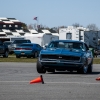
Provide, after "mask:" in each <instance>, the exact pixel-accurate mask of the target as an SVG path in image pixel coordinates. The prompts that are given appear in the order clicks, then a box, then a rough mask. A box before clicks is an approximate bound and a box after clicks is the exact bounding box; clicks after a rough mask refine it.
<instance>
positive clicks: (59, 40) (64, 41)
mask: <svg viewBox="0 0 100 100" xmlns="http://www.w3.org/2000/svg"><path fill="white" fill-rule="evenodd" d="M54 41H55V42H78V43H83V42H82V41H78V40H54Z"/></svg>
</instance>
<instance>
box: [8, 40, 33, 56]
mask: <svg viewBox="0 0 100 100" xmlns="http://www.w3.org/2000/svg"><path fill="white" fill-rule="evenodd" d="M22 43H31V41H30V40H28V39H22V40H21V39H19V40H15V41H13V42H12V43H11V45H10V46H9V52H10V54H13V53H14V49H15V48H16V47H17V46H18V45H20V44H22Z"/></svg>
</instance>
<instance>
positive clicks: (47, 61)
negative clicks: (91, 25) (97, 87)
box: [36, 40, 93, 74]
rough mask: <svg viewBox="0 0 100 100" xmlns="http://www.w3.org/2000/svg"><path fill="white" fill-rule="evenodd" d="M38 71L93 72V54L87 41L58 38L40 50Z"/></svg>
mask: <svg viewBox="0 0 100 100" xmlns="http://www.w3.org/2000/svg"><path fill="white" fill-rule="evenodd" d="M36 68H37V72H38V73H46V71H47V72H55V71H71V72H72V71H77V72H78V73H84V74H86V73H87V72H89V73H91V72H92V68H93V54H92V51H90V50H89V48H88V46H87V45H86V43H84V42H81V41H74V40H56V41H52V42H50V43H49V45H48V46H47V47H46V48H45V49H43V50H41V51H40V54H39V57H38V60H37V64H36Z"/></svg>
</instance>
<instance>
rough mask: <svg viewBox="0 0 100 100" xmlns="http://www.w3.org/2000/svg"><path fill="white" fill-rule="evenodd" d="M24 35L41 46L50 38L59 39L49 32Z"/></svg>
mask: <svg viewBox="0 0 100 100" xmlns="http://www.w3.org/2000/svg"><path fill="white" fill-rule="evenodd" d="M24 36H25V39H30V40H31V42H32V43H37V44H39V45H40V46H42V47H43V46H44V45H46V44H48V43H50V42H51V41H52V40H59V36H54V35H52V34H51V33H37V34H25V35H24Z"/></svg>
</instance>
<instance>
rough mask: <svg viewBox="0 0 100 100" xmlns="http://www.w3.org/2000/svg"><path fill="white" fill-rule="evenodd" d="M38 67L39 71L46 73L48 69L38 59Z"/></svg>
mask: <svg viewBox="0 0 100 100" xmlns="http://www.w3.org/2000/svg"><path fill="white" fill-rule="evenodd" d="M36 68H37V72H38V73H46V69H45V68H44V67H43V66H42V65H41V63H40V62H39V60H37V64H36Z"/></svg>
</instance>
